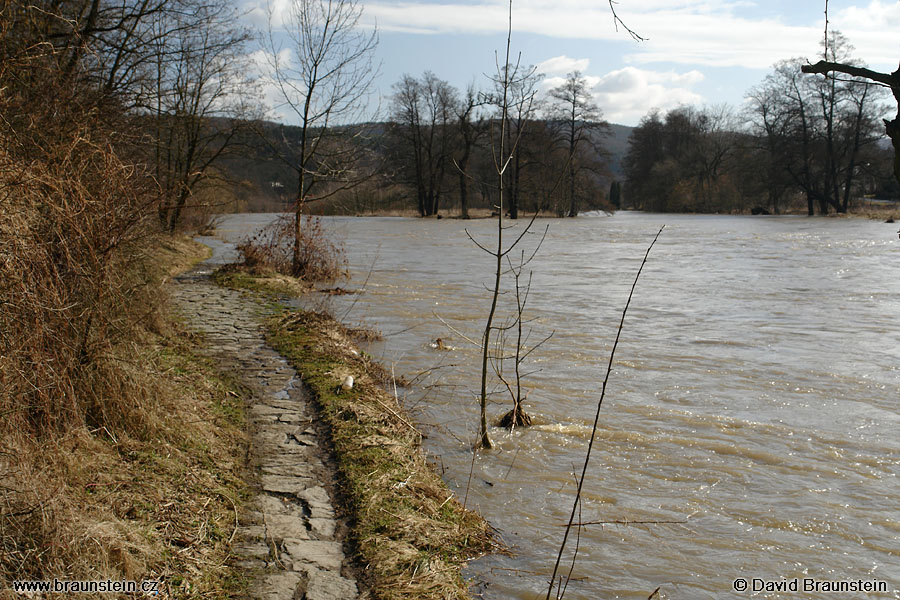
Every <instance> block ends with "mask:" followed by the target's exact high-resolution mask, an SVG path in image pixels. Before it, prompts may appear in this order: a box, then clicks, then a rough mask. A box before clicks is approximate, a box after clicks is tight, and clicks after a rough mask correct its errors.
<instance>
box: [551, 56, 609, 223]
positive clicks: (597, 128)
mask: <svg viewBox="0 0 900 600" xmlns="http://www.w3.org/2000/svg"><path fill="white" fill-rule="evenodd" d="M550 97H551V98H553V100H555V103H554V105H553V106H552V107H551V109H550V114H551V117H552V119H553V120H554V121H555V122H556V123H557V124H559V125H560V133H561V136H562V137H563V140H564V143H565V145H566V150H567V160H566V162H567V170H568V177H567V182H566V183H567V184H568V197H569V207H568V211H567V213H566V216H569V217H576V216H578V196H577V195H576V177H577V176H578V173H579V172H580V171H582V170H583V168H584V167H585V166H586V165H584V164H580V161H579V160H578V152H579V150H581V149H583V148H584V147H585V146H588V145H591V144H592V141H593V140H592V139H591V136H592V135H596V133H595V132H602V131H606V130H608V128H609V124H608V123H606V122H605V121H603V120H602V119H601V114H602V113H601V112H600V108H599V107H598V106H597V103H596V102H594V100H593V98H592V96H591V92H590V88H589V87H588V82H587V79H586V78H585V77H584V76H583V75H582V74H581V73H580V72H579V71H574V72H572V73H569V74H568V75H566V80H565V81H564V82H563V83H562V84H560V85H559V86H558V87H555V88H553V89H552V90H550Z"/></svg>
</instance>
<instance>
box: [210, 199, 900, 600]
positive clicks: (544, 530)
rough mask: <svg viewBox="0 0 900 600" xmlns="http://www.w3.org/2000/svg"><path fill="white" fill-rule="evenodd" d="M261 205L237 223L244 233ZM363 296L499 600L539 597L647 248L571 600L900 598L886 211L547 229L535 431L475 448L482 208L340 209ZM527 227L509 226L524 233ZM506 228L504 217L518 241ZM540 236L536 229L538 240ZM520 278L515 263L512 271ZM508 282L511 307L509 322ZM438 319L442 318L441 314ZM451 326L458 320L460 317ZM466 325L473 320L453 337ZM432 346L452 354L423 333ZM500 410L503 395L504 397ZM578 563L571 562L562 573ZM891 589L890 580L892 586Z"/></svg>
mask: <svg viewBox="0 0 900 600" xmlns="http://www.w3.org/2000/svg"><path fill="white" fill-rule="evenodd" d="M268 218H270V217H264V216H259V215H256V216H249V215H237V216H231V217H228V218H227V219H226V220H225V222H224V223H223V226H222V230H221V231H222V235H223V236H225V237H230V238H231V239H234V238H235V237H237V236H239V235H241V233H242V232H245V231H247V230H248V228H252V227H253V226H255V225H257V224H259V223H261V222H264V221H265V220H267V219H268ZM325 223H326V225H327V226H328V227H329V228H330V229H331V230H333V231H334V233H335V234H336V235H337V236H338V237H339V238H340V239H341V240H343V243H344V245H345V248H346V250H347V255H348V258H349V261H350V265H351V271H352V279H351V281H350V282H349V283H347V284H345V287H347V288H349V289H354V290H360V289H363V286H364V292H363V293H362V294H360V295H358V296H356V295H348V296H340V297H335V298H333V299H332V302H333V306H334V311H335V313H336V314H337V315H338V316H342V315H346V317H345V320H347V321H350V322H354V323H358V322H362V323H365V324H366V325H368V326H370V327H374V328H376V329H378V330H379V331H381V332H383V333H384V336H385V337H384V340H383V341H382V342H380V343H378V344H376V345H375V346H373V347H372V348H370V349H369V350H370V352H372V353H373V354H376V355H377V356H379V357H381V359H382V361H383V362H384V363H385V364H386V365H388V366H392V367H393V368H394V370H395V372H396V373H397V374H398V375H399V374H403V375H405V376H406V377H407V378H408V379H411V380H414V381H415V383H416V385H415V386H414V387H412V388H410V389H408V390H405V391H402V392H401V393H404V394H406V396H407V404H408V406H410V408H411V409H412V411H413V413H414V414H415V416H416V418H417V419H418V421H419V423H421V424H422V429H423V431H425V432H426V434H427V435H428V439H427V440H426V442H425V443H426V447H427V450H428V451H429V453H430V455H431V458H432V460H433V461H434V462H435V464H436V465H437V467H438V469H439V470H441V472H442V473H443V475H444V478H445V479H446V480H447V482H448V483H449V485H450V486H451V487H452V488H453V489H454V490H455V491H456V492H457V493H458V494H459V496H460V497H461V498H467V500H466V502H467V504H468V506H470V507H472V508H476V509H478V510H479V511H480V512H481V513H482V514H484V515H485V517H486V518H487V519H488V520H489V521H490V522H491V523H492V524H493V525H494V526H495V527H497V529H498V530H499V531H500V533H501V535H502V537H503V539H504V541H505V542H506V543H507V544H509V545H510V547H511V548H512V550H513V552H514V556H511V557H506V556H491V557H488V558H485V559H481V560H478V561H475V562H474V563H472V565H471V566H470V568H469V570H468V575H469V576H470V577H471V578H472V580H473V581H474V582H475V585H476V586H477V588H478V591H480V592H482V593H483V597H484V598H488V599H501V598H503V599H505V598H514V599H529V600H530V599H533V598H537V597H541V598H543V597H544V594H545V593H546V585H547V584H546V580H547V577H548V575H549V573H550V571H551V570H552V567H553V562H554V560H555V557H556V552H557V549H558V547H559V543H560V542H561V540H562V535H563V527H562V525H563V524H564V523H565V522H566V520H567V518H568V511H569V510H570V509H571V505H572V499H573V496H574V487H575V486H574V475H573V473H574V471H575V470H578V471H579V472H580V465H581V463H582V462H583V460H584V454H585V451H586V447H587V441H588V439H589V436H590V431H591V423H592V421H593V416H594V412H595V410H596V403H597V400H598V398H599V392H600V384H601V382H602V379H603V375H604V373H605V370H606V363H607V360H608V357H609V352H610V349H611V347H612V342H613V340H614V338H615V334H616V328H617V326H618V320H619V317H620V316H621V311H622V307H623V306H624V303H625V300H626V298H627V295H628V290H629V288H630V286H631V283H632V280H633V277H634V274H635V272H636V270H637V268H638V266H639V265H640V261H641V258H642V257H643V254H644V251H645V249H646V247H647V245H648V244H649V242H650V240H651V239H652V238H653V236H654V235H655V233H656V232H657V230H658V229H659V227H660V226H661V225H662V224H666V229H665V231H664V232H663V234H662V236H661V238H660V240H659V242H658V243H657V245H656V247H655V248H654V250H653V253H652V254H651V256H650V260H649V262H648V264H647V266H646V267H645V269H644V273H643V275H642V278H641V280H640V282H639V284H638V287H637V290H636V293H635V298H634V300H633V302H632V307H631V309H630V311H629V313H628V317H627V320H626V324H625V330H624V332H623V335H622V340H621V342H620V344H619V348H618V350H617V354H616V361H615V364H614V368H613V372H612V375H611V378H610V384H609V388H608V390H607V395H606V399H605V400H604V404H603V409H602V413H601V418H600V425H599V430H598V434H597V441H596V442H595V446H594V455H593V457H592V459H591V460H592V463H591V468H590V469H589V472H588V477H587V480H586V482H585V492H584V503H583V508H582V514H581V518H582V520H583V521H586V522H587V521H594V522H596V521H621V520H629V521H680V522H681V523H670V524H655V525H627V526H626V525H599V524H597V525H588V526H586V527H584V528H583V529H582V531H581V536H580V546H579V553H578V558H577V562H576V564H575V567H574V571H573V577H574V580H573V581H572V582H571V583H570V585H569V588H568V591H567V594H566V597H567V598H570V599H575V598H584V599H588V598H634V599H638V598H640V599H645V598H647V596H648V595H649V594H650V592H651V591H653V590H654V589H655V588H656V587H657V586H662V590H661V591H662V592H663V593H664V596H663V597H667V598H678V599H683V600H695V599H706V598H710V599H712V598H740V597H758V598H776V597H783V598H789V597H802V598H822V599H824V598H835V597H841V598H857V597H859V598H863V597H880V598H900V511H898V508H900V507H898V495H900V481H898V473H900V437H898V432H900V368H898V367H900V325H898V321H897V319H898V315H900V244H898V240H897V232H896V226H892V225H886V224H883V223H877V222H872V221H865V220H845V219H823V218H799V217H778V218H759V217H753V218H751V217H719V216H710V217H705V216H663V215H641V214H628V213H620V214H617V215H615V216H613V217H593V218H592V217H586V218H578V219H568V220H550V221H539V222H538V223H537V226H538V229H539V230H543V227H544V226H545V225H546V224H547V223H549V225H550V230H549V233H548V234H547V237H546V240H545V241H544V244H543V247H541V249H540V251H539V253H538V254H537V256H536V258H535V260H534V261H533V262H532V263H531V264H530V265H529V266H528V267H527V268H526V273H527V271H532V272H533V282H532V289H531V294H530V296H529V297H528V305H527V309H526V318H529V319H533V321H532V322H531V323H530V324H529V326H530V328H531V329H532V330H533V333H532V336H531V343H534V342H536V341H538V340H540V339H542V338H543V337H546V336H547V335H549V334H551V333H552V334H553V336H552V337H551V338H550V339H549V340H548V341H547V342H546V343H545V344H544V345H542V346H541V347H539V348H538V349H537V350H536V351H535V352H534V353H533V354H532V355H531V356H529V358H528V360H527V361H526V363H525V364H524V365H523V368H524V370H525V371H528V372H531V373H532V374H531V375H529V376H528V377H527V378H526V379H525V380H524V384H525V386H526V388H527V389H528V390H529V394H528V400H527V408H528V411H529V412H530V414H531V415H533V417H534V418H535V422H536V423H537V424H536V426H535V427H533V428H530V429H521V430H517V431H515V432H513V433H508V432H507V431H506V430H503V429H496V428H495V429H493V430H492V432H491V434H492V436H493V439H494V440H495V442H496V444H497V447H496V449H495V450H492V451H491V452H487V453H480V454H478V455H477V457H476V460H475V462H474V470H473V473H472V477H471V482H470V481H469V472H470V468H471V467H472V452H471V445H472V443H473V442H474V441H475V439H476V428H477V416H478V407H477V403H476V401H475V399H474V398H475V393H476V391H477V389H478V387H479V383H478V373H479V368H480V361H479V351H478V349H477V348H475V347H474V346H473V345H472V344H470V343H469V342H467V341H466V339H465V338H464V337H463V335H465V336H467V337H470V338H473V339H477V338H478V337H479V329H480V327H481V326H482V325H483V322H484V319H485V317H486V314H487V310H488V307H489V302H490V297H489V294H488V293H487V291H486V290H485V285H489V284H490V281H491V272H490V271H491V263H490V257H489V256H488V255H486V254H485V253H483V252H482V251H480V250H478V248H477V247H476V246H475V245H474V244H473V243H472V242H471V241H470V240H469V239H468V237H467V235H466V233H465V231H464V229H466V228H467V229H468V230H469V232H470V233H471V234H472V235H473V236H474V237H475V238H476V239H479V240H480V241H482V243H485V244H490V243H492V240H494V239H495V238H494V237H493V236H494V235H495V234H494V226H495V223H493V222H490V221H469V222H463V221H457V220H450V219H443V220H440V221H434V220H428V221H422V220H418V219H396V218H358V219H353V218H349V219H333V220H331V219H329V220H326V221H325ZM520 227H521V225H520ZM514 232H515V230H513V231H510V232H508V235H509V236H510V237H512V236H513V235H515V233H514ZM538 237H539V236H528V237H527V238H526V241H525V242H524V244H525V248H526V249H533V247H534V244H535V243H536V242H537V238H538ZM507 280H508V281H511V278H507ZM514 302H515V300H514V297H512V295H511V294H507V295H506V296H504V297H503V298H502V299H501V307H502V311H503V315H501V317H500V320H501V322H502V320H503V319H504V318H505V317H506V316H508V315H509V314H510V312H511V307H512V306H514ZM439 317H440V318H439ZM440 319H443V320H444V321H446V322H447V323H448V324H449V325H450V326H452V327H453V328H454V329H456V330H458V332H454V331H452V330H450V329H449V328H448V327H447V325H445V324H443V323H442V322H441V320H440ZM461 334H463V335H461ZM436 338H441V339H442V340H443V341H444V342H445V343H446V344H448V345H449V346H450V349H449V350H439V349H435V348H433V347H431V343H432V342H433V341H434V340H435V339H436ZM495 391H496V394H495V395H494V396H493V403H492V405H491V406H490V409H489V410H490V414H491V415H492V416H493V417H495V418H496V417H499V416H500V415H501V414H502V413H503V412H505V411H506V410H508V408H509V406H508V404H509V402H508V395H507V394H506V392H505V391H504V390H501V389H499V388H496V389H495ZM566 568H567V569H568V563H567V567H566ZM738 577H745V578H748V579H749V578H753V577H758V578H764V579H780V578H787V579H791V578H794V577H800V578H803V577H809V578H816V579H821V580H849V579H863V580H879V581H884V582H886V583H887V585H888V587H889V589H890V591H889V592H888V593H885V594H872V595H869V596H865V595H862V594H858V595H853V594H849V595H847V594H838V595H837V596H836V595H834V594H824V593H818V594H817V593H800V594H781V595H778V594H775V593H757V594H753V593H751V592H747V593H743V594H739V593H737V592H735V591H733V590H732V582H733V580H734V579H736V578H738ZM895 590H896V591H895Z"/></svg>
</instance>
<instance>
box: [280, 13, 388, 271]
mask: <svg viewBox="0 0 900 600" xmlns="http://www.w3.org/2000/svg"><path fill="white" fill-rule="evenodd" d="M362 12H363V9H362V5H361V4H360V3H359V2H357V0H291V2H290V3H289V5H288V6H287V9H286V12H285V14H284V15H276V14H275V13H274V10H273V9H272V8H271V6H270V10H269V31H268V33H269V35H268V50H269V52H270V53H271V60H272V71H273V74H274V80H275V83H276V84H277V86H278V89H279V91H280V92H281V96H282V97H283V98H284V101H285V105H286V106H287V107H288V108H289V110H290V111H291V112H293V113H294V115H296V117H297V118H298V119H299V122H300V123H299V127H300V133H299V137H298V139H297V140H296V142H288V141H287V140H285V146H287V147H288V149H289V153H288V155H287V156H286V157H285V158H286V159H287V160H289V164H290V165H291V167H292V168H293V169H294V170H295V171H296V173H297V195H296V205H295V210H294V215H295V221H294V233H295V236H294V252H293V257H294V265H293V268H294V270H295V271H296V272H299V271H300V270H301V268H302V265H301V262H302V256H303V252H302V248H301V243H302V237H303V236H302V232H301V227H302V218H303V209H304V205H305V204H306V202H308V201H310V200H311V199H313V196H312V194H313V193H314V192H315V193H316V196H315V199H321V198H325V197H328V196H331V195H334V194H336V193H338V192H340V191H342V190H346V189H350V188H352V187H355V186H357V185H359V184H360V183H362V182H363V181H364V180H365V179H366V177H365V174H364V173H361V172H360V170H359V167H360V160H361V157H362V154H363V152H364V147H363V144H359V143H352V142H353V140H350V139H348V138H352V137H358V136H359V135H360V134H361V133H360V132H361V129H360V128H358V127H357V128H351V127H349V125H351V124H355V123H361V122H364V121H366V120H367V116H368V115H367V112H366V111H367V100H368V94H369V90H370V88H371V85H372V82H373V81H374V79H375V77H376V76H377V75H378V68H377V66H376V65H375V63H374V58H373V55H374V51H375V47H376V46H377V44H378V32H377V31H376V30H374V29H372V30H371V31H367V30H365V29H364V28H363V26H362V24H361V23H360V18H361V17H362ZM277 16H282V17H283V21H284V28H285V33H286V35H287V39H288V47H287V48H284V47H283V46H282V44H281V43H280V42H279V41H278V35H277V34H276V23H275V20H276V17H277ZM285 49H287V50H290V56H289V57H285V56H284V55H283V54H282V50H285ZM323 184H327V185H323Z"/></svg>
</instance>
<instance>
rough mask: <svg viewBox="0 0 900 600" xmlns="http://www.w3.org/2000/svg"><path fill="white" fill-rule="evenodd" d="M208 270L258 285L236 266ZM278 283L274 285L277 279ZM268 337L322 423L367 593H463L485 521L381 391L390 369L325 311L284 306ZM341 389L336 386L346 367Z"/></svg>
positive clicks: (386, 598) (227, 280)
mask: <svg viewBox="0 0 900 600" xmlns="http://www.w3.org/2000/svg"><path fill="white" fill-rule="evenodd" d="M226 275H227V273H226V274H220V275H219V276H218V280H219V281H220V282H222V283H224V284H228V285H231V286H232V287H236V288H242V289H253V290H257V291H258V290H259V287H260V283H259V281H258V280H257V281H254V280H253V277H252V276H248V275H246V274H242V275H241V276H240V277H229V276H226ZM278 291H281V289H279V290H278ZM266 328H267V332H268V336H267V337H268V341H269V343H270V344H272V346H273V347H274V348H276V349H277V350H278V351H279V352H280V353H281V354H282V355H284V356H285V357H286V358H288V360H290V362H291V363H292V364H293V365H294V367H295V368H296V369H297V371H298V372H299V373H300V374H301V376H302V378H303V381H304V383H305V384H306V385H307V386H308V388H309V390H310V391H311V392H312V396H313V398H314V399H315V401H316V403H317V405H318V408H319V413H320V415H321V418H322V420H323V421H324V423H325V424H326V425H327V428H328V431H329V432H330V437H331V442H332V444H333V452H334V456H335V459H336V461H337V466H338V471H339V479H340V484H341V489H342V492H343V495H344V498H343V501H344V504H345V505H346V508H347V509H348V512H349V513H350V515H351V524H350V525H351V536H352V542H353V545H354V548H355V551H356V553H357V558H358V559H359V561H360V562H361V564H362V565H363V567H364V569H365V573H366V575H367V576H368V581H367V584H368V587H369V589H370V591H371V593H372V595H373V596H374V597H375V598H379V599H383V600H394V599H437V598H441V599H445V598H460V599H462V598H468V597H469V596H468V590H467V586H466V584H465V582H464V581H463V579H462V578H461V576H460V569H461V568H462V566H463V565H464V563H465V561H466V560H467V559H470V558H473V557H475V556H479V555H482V554H484V553H486V552H488V551H490V550H491V548H492V545H493V541H492V537H491V531H490V528H489V526H488V524H487V523H486V522H485V521H484V520H483V519H482V518H481V517H480V516H479V515H478V514H476V513H474V512H472V511H468V510H465V509H464V508H463V507H462V505H461V504H460V503H459V502H458V501H457V499H456V498H455V497H454V496H453V494H452V493H451V492H450V490H449V489H448V488H447V487H446V485H445V484H444V482H443V481H442V480H441V478H440V477H439V476H438V475H437V474H436V473H435V472H434V470H433V469H432V468H431V467H430V465H428V463H427V462H426V460H425V457H424V453H423V450H422V447H421V435H420V434H419V432H418V431H417V430H416V428H415V425H414V424H413V422H412V420H411V419H410V418H409V416H408V415H407V414H406V412H405V411H404V409H403V407H402V406H401V405H400V403H399V402H398V400H397V398H396V395H395V394H393V393H391V391H389V390H391V385H392V382H391V375H390V373H387V372H386V371H385V370H384V368H383V367H381V366H380V365H379V364H377V363H375V362H373V361H372V360H371V359H370V357H369V356H368V355H366V354H365V353H364V352H360V351H359V350H358V349H357V348H356V346H355V343H354V341H355V339H358V337H359V335H360V332H358V331H355V330H350V329H348V328H346V327H344V326H343V325H341V324H340V323H338V322H337V321H336V320H334V319H333V318H331V317H330V316H327V315H324V314H321V313H316V312H308V311H300V312H291V311H284V312H282V313H281V314H278V315H275V316H273V317H271V318H269V320H268V321H267V323H266ZM348 376H351V377H353V386H352V388H351V389H343V388H342V383H343V382H345V381H346V379H347V377H348Z"/></svg>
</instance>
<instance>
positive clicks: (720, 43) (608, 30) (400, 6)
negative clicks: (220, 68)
mask: <svg viewBox="0 0 900 600" xmlns="http://www.w3.org/2000/svg"><path fill="white" fill-rule="evenodd" d="M288 1H290V0H270V2H272V3H273V4H274V5H275V7H276V10H277V9H278V7H279V6H280V5H284V4H285V3H286V2H288ZM243 6H244V8H245V9H247V10H248V11H249V17H248V18H249V19H250V20H251V21H252V22H253V23H254V25H256V26H257V27H263V26H264V23H265V21H266V18H265V14H266V10H265V8H264V7H265V6H266V0H245V1H244V3H243ZM363 6H364V16H363V21H364V22H365V25H366V26H368V27H372V26H377V29H378V32H379V44H378V49H377V60H378V61H379V62H380V64H381V69H380V75H379V77H378V79H377V88H378V89H377V92H376V96H380V97H382V98H385V99H386V98H388V97H389V96H390V94H391V85H392V84H393V83H395V82H396V81H398V80H399V79H400V77H401V76H402V75H403V74H405V73H408V74H411V75H416V76H418V75H421V74H422V73H423V72H424V71H426V70H431V71H433V72H434V73H435V74H436V75H437V76H438V77H440V78H442V79H445V80H447V81H449V82H450V83H452V84H453V85H455V86H456V87H458V88H459V89H461V90H464V89H465V88H466V86H467V85H468V84H469V83H470V82H474V83H475V84H476V85H477V86H482V87H487V84H488V79H487V75H486V74H488V73H492V72H495V70H496V67H495V56H496V54H497V53H499V52H500V51H501V50H502V49H503V48H504V46H505V41H506V26H507V19H508V15H507V9H508V0H507V1H504V0H456V1H452V0H448V1H440V0H418V1H415V0H414V1H394V0H371V1H368V2H364V4H363ZM615 6H616V10H617V13H618V15H619V17H620V18H621V19H622V20H623V21H624V22H625V23H626V24H627V25H628V27H629V28H631V29H632V30H634V31H635V32H637V33H638V34H639V35H640V36H642V37H644V38H646V41H642V42H638V41H635V40H633V39H632V38H631V37H630V36H629V35H628V34H627V32H626V31H625V30H624V29H623V28H622V27H621V26H619V27H618V30H617V28H616V25H615V23H614V21H613V17H612V13H611V11H610V7H609V3H608V0H514V5H513V21H512V25H513V38H512V47H513V52H514V53H521V57H522V62H523V63H524V64H532V65H536V66H537V67H538V70H539V71H540V72H541V73H543V74H544V77H545V81H544V89H549V88H550V87H552V86H553V85H554V84H555V83H558V82H559V81H560V78H561V77H563V76H565V74H566V73H567V72H570V71H573V70H576V69H577V70H579V71H581V72H582V73H583V74H584V75H586V76H587V77H588V81H589V82H590V84H591V85H592V91H593V93H594V95H595V98H596V100H597V103H598V104H599V105H600V107H601V108H602V110H603V113H604V116H605V118H606V119H607V120H608V121H610V122H613V123H621V124H624V125H635V124H637V122H638V121H639V120H640V119H641V117H642V116H644V115H645V114H646V113H647V112H648V111H649V110H651V109H653V108H658V109H661V110H663V111H665V110H666V109H669V108H673V107H675V106H678V105H680V104H698V105H704V104H705V105H716V104H721V103H728V104H731V105H735V106H738V105H740V104H741V102H742V101H743V98H744V94H745V92H746V91H747V90H748V89H749V88H751V87H752V86H754V85H757V84H758V83H759V82H760V81H762V79H763V78H764V77H765V76H766V74H767V73H768V72H769V70H770V68H771V65H772V64H773V63H775V62H776V61H778V60H781V59H786V58H791V57H798V56H799V57H808V58H810V59H813V60H815V59H816V54H817V53H818V52H820V49H819V43H820V40H821V39H822V35H823V27H824V23H825V15H824V8H825V1H824V0H755V1H754V0H619V1H618V3H617V4H616V5H615ZM828 11H829V29H837V30H840V31H841V32H842V33H843V34H844V35H845V36H846V37H847V38H849V40H850V42H851V43H852V44H853V45H854V46H855V49H856V50H855V52H854V55H855V56H857V57H859V58H860V59H862V60H863V61H865V62H866V63H867V64H868V65H869V66H870V67H872V68H874V69H877V70H880V71H893V70H895V69H896V68H897V65H898V61H900V0H871V1H856V2H854V1H851V0H830V2H829V3H828ZM373 104H374V101H373ZM388 104H389V101H387V100H382V105H383V112H384V111H385V109H386V106H387V105H388ZM383 116H384V115H383Z"/></svg>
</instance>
